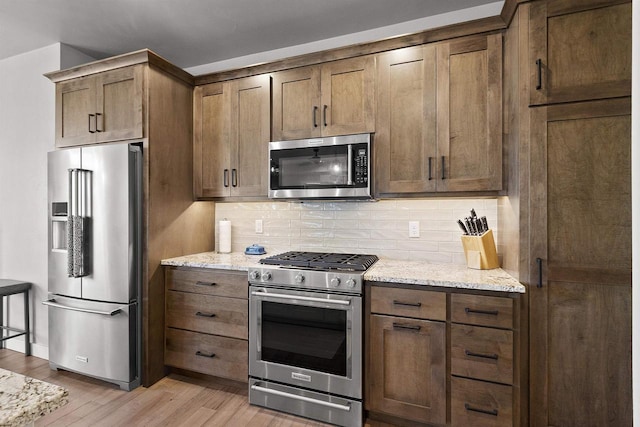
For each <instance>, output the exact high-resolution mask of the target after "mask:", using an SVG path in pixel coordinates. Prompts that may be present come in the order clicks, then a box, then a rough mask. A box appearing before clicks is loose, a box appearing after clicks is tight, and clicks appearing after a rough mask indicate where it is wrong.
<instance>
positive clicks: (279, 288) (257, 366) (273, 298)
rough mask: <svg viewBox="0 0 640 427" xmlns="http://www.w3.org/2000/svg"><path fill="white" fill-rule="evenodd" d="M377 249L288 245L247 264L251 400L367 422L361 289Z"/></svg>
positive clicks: (327, 418)
mask: <svg viewBox="0 0 640 427" xmlns="http://www.w3.org/2000/svg"><path fill="white" fill-rule="evenodd" d="M377 260H378V257H376V256H375V255H359V254H334V253H317V252H286V253H283V254H279V255H274V256H271V257H268V258H263V259H261V260H260V263H261V264H263V266H262V267H260V268H253V269H250V270H249V285H250V286H249V377H250V378H249V403H251V404H255V405H260V406H265V407H267V408H271V409H276V410H280V411H284V412H289V413H292V414H296V415H300V416H303V417H307V418H312V419H315V420H318V421H323V422H328V423H332V424H337V425H342V426H361V425H362V289H363V276H364V272H365V271H366V270H367V269H368V268H369V267H371V266H372V265H373V264H374V263H375V262H376V261H377Z"/></svg>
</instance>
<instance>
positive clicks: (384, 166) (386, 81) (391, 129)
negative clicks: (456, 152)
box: [374, 45, 437, 194]
mask: <svg viewBox="0 0 640 427" xmlns="http://www.w3.org/2000/svg"><path fill="white" fill-rule="evenodd" d="M376 82H377V84H378V91H377V106H376V135H375V140H374V144H375V145H374V151H375V159H376V161H375V170H374V171H375V178H376V182H375V189H376V191H377V192H378V193H381V194H384V193H425V192H434V191H436V182H437V179H436V169H437V165H436V164H435V163H436V162H435V158H436V48H435V46H434V45H426V46H419V47H411V48H406V49H399V50H394V51H391V52H388V53H385V54H382V55H380V56H379V57H378V59H377V76H376Z"/></svg>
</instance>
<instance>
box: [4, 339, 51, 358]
mask: <svg viewBox="0 0 640 427" xmlns="http://www.w3.org/2000/svg"><path fill="white" fill-rule="evenodd" d="M4 344H5V345H4V346H5V348H7V349H9V350H13V351H17V352H20V353H24V340H21V339H19V337H18V338H14V339H12V340H8V341H5V342H4ZM31 355H32V356H35V357H39V358H40V359H44V360H49V347H46V346H44V345H42V344H36V343H31Z"/></svg>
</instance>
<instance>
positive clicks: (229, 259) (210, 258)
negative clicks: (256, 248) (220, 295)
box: [161, 252, 269, 271]
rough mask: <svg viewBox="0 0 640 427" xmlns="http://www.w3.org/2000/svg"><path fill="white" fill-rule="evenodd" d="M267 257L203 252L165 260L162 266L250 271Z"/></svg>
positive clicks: (238, 253)
mask: <svg viewBox="0 0 640 427" xmlns="http://www.w3.org/2000/svg"><path fill="white" fill-rule="evenodd" d="M267 256H269V254H264V255H245V254H244V253H242V252H232V253H230V254H219V253H217V252H202V253H199V254H194V255H185V256H180V257H176V258H169V259H163V260H162V262H161V264H162V265H170V266H173V267H200V268H219V269H222V270H239V271H248V270H249V268H251V267H260V264H258V261H260V259H261V258H264V257H267Z"/></svg>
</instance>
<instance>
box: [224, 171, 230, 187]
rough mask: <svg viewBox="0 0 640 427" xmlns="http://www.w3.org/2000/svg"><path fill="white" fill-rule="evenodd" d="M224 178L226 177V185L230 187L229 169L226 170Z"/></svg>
mask: <svg viewBox="0 0 640 427" xmlns="http://www.w3.org/2000/svg"><path fill="white" fill-rule="evenodd" d="M223 179H224V186H225V187H229V169H225V170H224V175H223Z"/></svg>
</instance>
